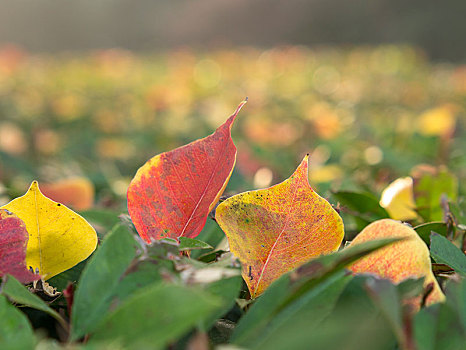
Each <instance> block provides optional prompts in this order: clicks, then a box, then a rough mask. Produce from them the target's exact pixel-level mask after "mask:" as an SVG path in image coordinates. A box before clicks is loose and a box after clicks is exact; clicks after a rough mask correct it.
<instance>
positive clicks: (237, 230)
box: [215, 156, 344, 298]
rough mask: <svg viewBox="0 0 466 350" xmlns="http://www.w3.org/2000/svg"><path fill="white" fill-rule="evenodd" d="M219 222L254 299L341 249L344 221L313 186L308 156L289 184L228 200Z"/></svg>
mask: <svg viewBox="0 0 466 350" xmlns="http://www.w3.org/2000/svg"><path fill="white" fill-rule="evenodd" d="M215 217H216V220H217V222H218V224H219V225H220V227H221V228H222V229H223V231H224V232H225V234H226V235H227V237H228V242H229V244H230V249H231V252H232V253H233V254H235V255H236V256H237V257H238V258H239V259H240V261H241V265H242V276H243V278H244V280H245V281H246V283H247V285H248V288H249V291H250V293H251V296H252V297H253V298H255V297H257V296H258V295H260V294H261V293H262V292H263V291H264V290H265V289H266V288H267V287H268V286H269V285H270V284H271V283H272V282H273V281H274V280H276V279H277V278H278V277H280V276H281V275H283V274H284V273H286V272H287V271H290V270H292V269H294V268H296V267H298V266H300V265H302V264H303V263H305V262H306V261H308V260H310V259H311V258H313V257H317V256H319V255H322V254H326V253H330V252H333V251H335V250H337V249H338V247H339V246H340V244H341V242H342V240H343V234H344V232H343V221H342V219H341V218H340V216H339V215H338V214H337V212H336V211H335V210H334V209H333V208H332V206H331V205H330V204H329V203H328V202H327V201H326V200H325V199H323V198H322V197H320V196H319V195H318V194H317V193H316V192H314V190H313V189H312V188H311V186H310V185H309V181H308V156H306V157H305V158H304V159H303V161H302V162H301V164H300V165H299V167H298V168H297V169H296V171H295V172H294V174H293V175H292V176H291V177H290V178H289V179H287V180H285V181H284V182H282V183H280V184H278V185H275V186H272V187H270V188H267V189H264V190H257V191H249V192H244V193H241V194H238V195H236V196H233V197H230V198H228V199H227V200H226V201H224V202H222V203H221V204H220V205H219V206H218V207H217V210H216V215H215Z"/></svg>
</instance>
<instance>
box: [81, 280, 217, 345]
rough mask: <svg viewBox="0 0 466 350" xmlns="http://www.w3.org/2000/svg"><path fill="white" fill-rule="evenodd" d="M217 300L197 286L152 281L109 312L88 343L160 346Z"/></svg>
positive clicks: (197, 319) (185, 329)
mask: <svg viewBox="0 0 466 350" xmlns="http://www.w3.org/2000/svg"><path fill="white" fill-rule="evenodd" d="M221 304H222V303H221V301H220V300H219V298H218V297H215V296H213V295H210V294H209V293H207V292H204V291H200V290H198V289H194V288H187V287H184V286H177V285H169V284H165V283H155V284H153V285H152V286H150V287H146V288H144V289H142V290H141V291H139V292H138V293H136V294H134V295H133V296H132V297H131V298H130V299H127V300H126V301H125V302H124V303H123V304H122V305H120V306H119V307H118V308H117V309H115V311H113V312H112V313H111V314H109V315H108V316H107V317H106V318H105V320H104V321H103V322H102V323H101V325H100V326H99V327H98V328H97V329H96V331H95V333H94V334H93V336H92V337H91V338H90V342H89V343H90V344H99V342H103V341H106V342H113V343H117V344H119V345H121V346H123V347H127V348H128V349H144V348H147V349H149V348H150V349H161V348H163V347H164V346H166V345H167V344H168V343H170V342H172V341H174V340H176V339H177V337H179V336H181V335H183V334H184V333H186V332H188V331H189V330H190V329H191V328H192V327H193V326H195V325H196V324H198V323H199V322H201V321H202V320H204V319H205V318H206V317H208V316H210V315H211V314H212V312H213V311H214V310H215V309H216V308H218V307H219V306H220V305H221Z"/></svg>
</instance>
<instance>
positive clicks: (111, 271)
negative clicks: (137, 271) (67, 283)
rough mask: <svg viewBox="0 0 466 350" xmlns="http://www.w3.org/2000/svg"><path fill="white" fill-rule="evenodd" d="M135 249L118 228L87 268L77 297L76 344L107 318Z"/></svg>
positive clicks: (128, 236) (74, 315)
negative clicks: (106, 313)
mask: <svg viewBox="0 0 466 350" xmlns="http://www.w3.org/2000/svg"><path fill="white" fill-rule="evenodd" d="M136 245H137V243H136V241H135V240H134V238H133V237H132V236H131V234H130V233H129V232H128V230H127V229H126V227H124V226H121V225H117V226H115V227H114V228H113V230H112V231H111V232H110V233H109V234H108V235H107V236H106V237H105V240H104V241H103V243H102V245H101V246H100V247H99V248H98V250H97V251H96V253H95V254H94V255H93V256H92V258H91V260H90V261H89V263H88V264H87V265H86V267H85V269H84V271H83V273H82V276H81V280H80V281H79V284H78V287H77V290H76V293H75V296H74V303H73V309H72V315H71V320H72V328H71V338H72V339H73V340H76V339H78V338H80V337H82V336H83V335H85V334H86V333H88V332H90V331H91V330H93V329H94V328H95V327H96V326H97V325H98V323H99V321H101V320H102V318H103V317H104V316H105V312H106V311H107V310H108V307H109V305H110V302H111V298H112V297H113V296H114V295H115V293H116V290H117V288H118V283H119V281H120V279H121V277H122V275H123V274H124V272H125V271H126V269H127V268H128V266H129V264H130V263H131V261H132V260H133V259H134V257H135V255H136Z"/></svg>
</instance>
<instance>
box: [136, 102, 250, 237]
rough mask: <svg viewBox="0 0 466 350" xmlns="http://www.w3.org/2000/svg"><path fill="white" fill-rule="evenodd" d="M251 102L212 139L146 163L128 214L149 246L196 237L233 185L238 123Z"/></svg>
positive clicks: (209, 137) (141, 170) (140, 172)
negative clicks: (234, 129) (233, 134)
mask: <svg viewBox="0 0 466 350" xmlns="http://www.w3.org/2000/svg"><path fill="white" fill-rule="evenodd" d="M245 103H246V102H245V101H244V102H242V103H241V104H240V105H239V106H238V108H237V109H236V111H235V113H234V114H233V115H232V116H231V117H230V118H228V120H227V121H226V122H225V123H224V124H223V125H221V126H220V127H219V128H218V129H217V130H216V131H215V132H214V133H213V134H211V135H209V136H207V137H205V138H203V139H200V140H197V141H194V142H192V143H190V144H188V145H185V146H182V147H179V148H176V149H174V150H172V151H169V152H165V153H162V154H159V155H157V156H155V157H153V158H151V159H149V161H147V163H146V164H144V165H143V166H142V167H141V168H139V170H138V171H137V173H136V175H135V176H134V178H133V180H132V181H131V184H130V185H129V188H128V193H127V197H128V211H129V214H130V216H131V219H132V221H133V223H134V225H135V227H136V229H137V231H138V233H139V235H140V236H141V237H142V238H143V239H144V240H145V241H146V242H148V243H150V242H151V241H154V240H159V239H163V238H167V237H169V238H178V237H189V238H194V237H196V236H197V235H198V234H199V232H200V231H201V230H202V228H203V227H204V225H205V222H206V220H207V216H208V214H209V212H210V211H211V210H212V209H213V207H214V206H215V204H216V203H217V201H218V200H219V198H220V196H221V194H222V193H223V191H224V190H225V187H226V185H227V183H228V180H229V179H230V176H231V173H232V171H233V167H234V165H235V161H236V147H235V145H234V144H233V140H232V139H231V127H232V125H233V122H234V120H235V118H236V116H237V114H238V113H239V111H240V110H241V108H242V107H243V106H244V104H245Z"/></svg>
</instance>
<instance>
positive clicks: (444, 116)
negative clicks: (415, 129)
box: [418, 105, 456, 136]
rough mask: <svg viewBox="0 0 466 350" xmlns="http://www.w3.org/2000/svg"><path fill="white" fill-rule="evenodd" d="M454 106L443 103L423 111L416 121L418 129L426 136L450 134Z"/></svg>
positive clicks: (454, 116)
mask: <svg viewBox="0 0 466 350" xmlns="http://www.w3.org/2000/svg"><path fill="white" fill-rule="evenodd" d="M454 112H455V107H454V106H451V105H444V106H440V107H437V108H433V109H429V110H428V111H426V112H424V113H423V114H422V115H421V116H420V117H419V121H418V126H419V131H420V133H421V134H423V135H427V136H431V135H433V136H443V135H450V134H451V133H452V132H453V130H454V129H455V124H456V115H455V113H454Z"/></svg>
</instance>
